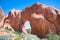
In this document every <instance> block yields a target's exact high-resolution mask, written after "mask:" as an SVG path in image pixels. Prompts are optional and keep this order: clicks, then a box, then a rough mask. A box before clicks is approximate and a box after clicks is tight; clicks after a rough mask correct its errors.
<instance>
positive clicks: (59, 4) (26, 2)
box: [0, 0, 60, 28]
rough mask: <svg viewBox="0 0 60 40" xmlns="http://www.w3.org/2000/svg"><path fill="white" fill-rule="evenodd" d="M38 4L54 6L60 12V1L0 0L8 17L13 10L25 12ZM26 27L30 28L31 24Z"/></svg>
mask: <svg viewBox="0 0 60 40" xmlns="http://www.w3.org/2000/svg"><path fill="white" fill-rule="evenodd" d="M36 2H40V3H43V4H46V5H48V6H54V7H55V8H57V9H59V10H60V0H0V7H1V8H2V9H3V11H4V15H7V14H8V12H9V11H10V10H11V9H17V10H23V9H24V8H26V7H28V6H31V5H33V4H34V3H36ZM26 25H27V26H28V27H29V22H27V23H26ZM28 27H27V28H28Z"/></svg>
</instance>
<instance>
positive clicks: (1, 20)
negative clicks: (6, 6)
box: [0, 8, 4, 27]
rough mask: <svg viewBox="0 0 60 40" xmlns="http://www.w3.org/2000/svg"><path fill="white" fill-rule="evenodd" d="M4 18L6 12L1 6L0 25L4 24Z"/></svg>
mask: <svg viewBox="0 0 60 40" xmlns="http://www.w3.org/2000/svg"><path fill="white" fill-rule="evenodd" d="M3 19H4V12H3V11H2V9H1V8H0V27H2V26H3Z"/></svg>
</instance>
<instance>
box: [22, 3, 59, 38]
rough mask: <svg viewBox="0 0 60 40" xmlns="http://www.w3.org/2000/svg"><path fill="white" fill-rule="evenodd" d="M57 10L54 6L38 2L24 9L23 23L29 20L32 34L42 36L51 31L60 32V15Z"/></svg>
mask: <svg viewBox="0 0 60 40" xmlns="http://www.w3.org/2000/svg"><path fill="white" fill-rule="evenodd" d="M57 12H58V10H56V9H55V8H53V7H49V6H46V5H43V4H39V3H36V4H34V5H32V6H31V7H27V8H26V9H25V10H23V11H22V21H23V24H22V25H24V23H25V22H26V21H27V20H29V21H30V25H31V31H32V34H35V35H37V36H38V37H40V38H42V37H45V36H46V35H47V34H49V33H50V34H60V22H59V20H60V15H59V14H58V13H57ZM58 15H59V16H58Z"/></svg>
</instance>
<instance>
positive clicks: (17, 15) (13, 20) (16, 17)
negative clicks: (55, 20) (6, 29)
mask: <svg viewBox="0 0 60 40" xmlns="http://www.w3.org/2000/svg"><path fill="white" fill-rule="evenodd" d="M20 19H21V11H20V10H15V9H13V10H11V11H10V12H9V14H8V15H7V16H6V18H5V19H4V24H10V25H11V27H12V28H13V29H14V30H15V31H19V28H20V24H21V23H20V22H21V20H20Z"/></svg>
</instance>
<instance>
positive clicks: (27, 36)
mask: <svg viewBox="0 0 60 40" xmlns="http://www.w3.org/2000/svg"><path fill="white" fill-rule="evenodd" d="M22 36H23V38H24V39H25V40H40V39H39V38H38V37H37V36H36V35H32V34H22Z"/></svg>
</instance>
